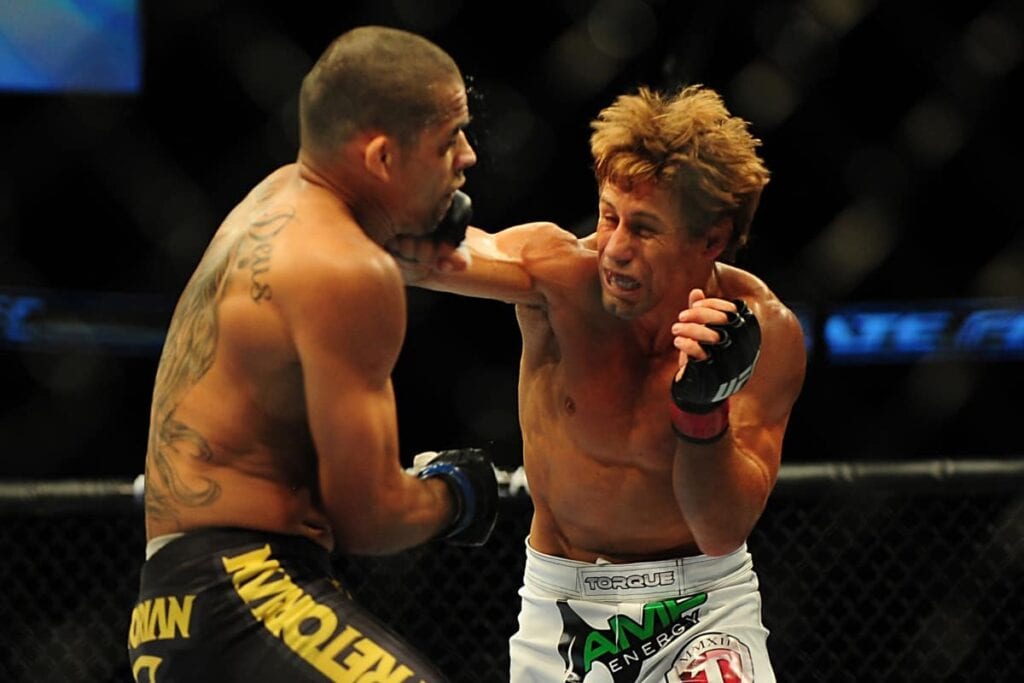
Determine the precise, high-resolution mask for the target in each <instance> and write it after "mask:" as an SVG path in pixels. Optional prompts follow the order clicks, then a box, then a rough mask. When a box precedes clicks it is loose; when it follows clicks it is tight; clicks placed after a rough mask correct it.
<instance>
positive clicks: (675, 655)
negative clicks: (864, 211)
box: [389, 86, 806, 683]
mask: <svg viewBox="0 0 1024 683" xmlns="http://www.w3.org/2000/svg"><path fill="white" fill-rule="evenodd" d="M592 128H593V133H592V137H591V149H592V153H593V159H594V165H595V173H596V179H597V186H598V192H599V204H598V211H599V219H598V223H597V230H596V233H595V234H593V235H591V236H590V237H588V238H585V239H577V238H576V237H575V236H574V235H572V234H571V233H569V232H567V231H565V230H563V229H561V228H559V227H558V226H555V225H552V224H550V223H531V224H527V225H521V226H517V227H512V228H508V229H506V230H503V231H501V232H498V233H496V234H489V233H487V232H484V231H481V230H477V229H473V228H471V229H470V231H469V234H468V235H467V238H466V241H465V242H464V247H463V248H464V249H465V251H466V252H468V255H469V256H470V257H471V258H465V257H464V256H465V255H464V254H462V253H456V254H454V255H452V256H451V257H445V260H447V261H448V264H447V266H446V267H445V269H444V272H442V271H441V269H439V268H438V267H436V266H437V263H436V262H435V261H434V260H433V259H434V258H435V257H436V250H434V248H433V245H431V244H430V243H429V242H428V241H426V240H421V239H419V240H418V239H411V238H409V239H399V240H395V241H393V242H392V243H391V244H390V245H389V248H390V249H392V250H393V251H394V252H395V253H396V254H398V255H399V256H400V258H401V260H402V262H403V263H404V264H405V265H404V273H405V276H406V279H407V282H409V283H411V284H417V285H420V286H424V287H428V288H432V289H436V290H441V291H448V292H457V293H461V294H467V295H472V296H479V297H487V298H492V299H498V300H502V301H506V302H511V303H514V304H515V305H516V314H517V317H518V320H519V326H520V330H521V332H522V338H523V351H522V358H521V365H520V379H519V411H520V421H521V425H522V431H523V447H524V451H523V460H524V467H525V470H526V477H527V481H528V486H529V490H530V493H531V495H532V498H533V503H534V515H533V521H532V526H531V529H530V534H529V537H528V539H527V544H526V570H525V577H524V582H523V586H522V589H521V590H520V596H521V598H522V608H521V612H520V615H519V630H518V632H517V633H516V634H515V635H514V636H513V637H512V639H511V643H510V654H511V680H512V681H513V683H527V682H533V681H536V682H543V683H551V682H554V681H588V682H594V681H616V682H623V681H630V682H633V681H758V682H759V683H766V682H769V681H774V680H775V679H774V674H773V672H772V667H771V663H770V660H769V656H768V650H767V645H766V642H767V635H768V633H767V630H766V629H765V627H764V626H763V624H762V620H761V600H760V594H759V592H758V584H757V578H756V575H755V573H754V570H753V565H752V560H751V556H750V554H749V553H748V551H747V548H746V539H747V537H748V535H749V534H750V532H751V529H752V528H753V526H754V525H755V523H756V522H757V520H758V518H759V517H760V515H761V513H762V511H763V509H764V506H765V502H766V500H767V498H768V495H769V493H770V492H771V490H772V488H773V486H774V483H775V479H776V476H777V473H778V469H779V463H780V459H781V452H782V442H783V435H784V433H785V430H786V425H787V422H788V419H789V415H790V411H791V409H792V407H793V405H794V402H795V401H796V399H797V396H798V394H799V392H800V389H801V386H802V384H803V378H804V371H805V363H806V358H805V350H804V342H803V336H802V332H801V328H800V325H799V323H798V321H797V318H796V317H795V316H794V314H793V313H792V312H791V311H790V310H789V309H787V307H786V306H785V305H783V304H782V302H781V301H780V300H779V299H778V298H777V297H776V296H775V295H774V294H773V293H772V292H771V291H770V290H769V288H768V286H767V285H766V284H765V283H764V282H763V281H761V280H760V279H758V278H757V277H755V276H754V275H753V274H751V273H749V272H746V271H744V270H742V269H740V268H737V267H734V266H732V265H729V264H728V263H727V262H728V261H731V260H732V258H733V256H734V254H735V253H736V250H737V249H738V248H740V247H741V246H743V245H744V243H745V242H746V241H747V237H748V234H749V231H750V223H751V220H752V218H753V215H754V212H755V209H756V207H757V205H758V202H759V199H760V196H761V191H762V189H763V188H764V186H765V185H766V183H767V182H768V176H769V174H768V171H767V169H766V168H765V166H764V164H763V162H762V160H761V159H760V158H759V156H758V155H757V153H756V148H757V147H758V145H759V144H760V143H759V141H758V140H757V139H755V138H754V137H752V135H751V134H750V132H749V131H748V126H747V123H746V122H745V121H743V120H742V119H740V118H738V117H735V116H732V115H731V114H730V113H729V112H728V111H727V109H726V107H725V106H724V104H723V102H722V100H721V97H720V96H719V95H718V94H717V93H716V92H714V91H713V90H710V89H708V88H704V87H701V86H691V87H687V88H684V89H681V90H679V91H678V92H674V93H660V92H655V91H651V90H649V89H647V88H640V89H639V90H638V91H637V92H635V93H632V94H627V95H623V96H621V97H619V98H618V99H617V100H616V101H615V102H614V103H613V104H612V105H611V106H609V107H607V108H606V109H605V110H603V111H602V112H601V113H600V115H599V116H598V117H597V118H596V120H594V121H593V123H592Z"/></svg>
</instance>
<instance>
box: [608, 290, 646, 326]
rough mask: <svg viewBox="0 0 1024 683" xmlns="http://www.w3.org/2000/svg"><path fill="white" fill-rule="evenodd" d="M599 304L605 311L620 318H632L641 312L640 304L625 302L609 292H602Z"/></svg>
mask: <svg viewBox="0 0 1024 683" xmlns="http://www.w3.org/2000/svg"><path fill="white" fill-rule="evenodd" d="M601 304H602V305H603V306H604V310H605V311H606V312H608V313H610V314H611V315H614V316H615V317H616V318H619V319H621V320H632V319H633V318H635V317H637V316H638V315H640V314H641V313H643V307H642V306H641V305H640V304H631V303H627V302H625V301H623V300H622V299H617V298H615V297H613V296H611V295H609V294H604V295H603V296H602V297H601Z"/></svg>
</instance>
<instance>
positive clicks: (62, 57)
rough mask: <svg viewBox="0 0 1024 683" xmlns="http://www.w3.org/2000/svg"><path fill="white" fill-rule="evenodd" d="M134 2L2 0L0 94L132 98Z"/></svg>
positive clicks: (136, 43) (135, 82)
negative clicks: (74, 94) (106, 95)
mask: <svg viewBox="0 0 1024 683" xmlns="http://www.w3.org/2000/svg"><path fill="white" fill-rule="evenodd" d="M140 43H141V40H140V36H139V11H138V0H3V2H0V89H2V90H14V91H26V92H53V93H64V92H92V93H124V94H133V93H137V92H138V91H139V89H140V87H141V81H142V66H141V61H142V60H141V46H140Z"/></svg>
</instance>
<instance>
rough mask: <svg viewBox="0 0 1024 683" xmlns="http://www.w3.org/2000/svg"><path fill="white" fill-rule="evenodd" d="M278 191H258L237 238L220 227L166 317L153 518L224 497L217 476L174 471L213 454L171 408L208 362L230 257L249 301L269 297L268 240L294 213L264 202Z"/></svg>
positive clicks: (150, 499) (151, 459) (149, 478)
mask: <svg viewBox="0 0 1024 683" xmlns="http://www.w3.org/2000/svg"><path fill="white" fill-rule="evenodd" d="M276 189H277V184H276V183H268V184H267V185H266V186H265V187H264V188H261V189H260V195H259V196H258V198H257V200H256V210H255V213H256V217H254V218H253V219H252V220H250V222H249V225H248V227H247V228H246V229H245V230H244V231H241V232H240V233H238V234H237V236H234V235H231V234H230V233H225V234H223V235H219V236H217V237H215V238H214V240H213V242H211V244H210V247H209V248H208V249H207V253H206V254H205V255H204V256H203V259H202V261H201V262H200V264H199V267H198V268H197V269H196V272H195V273H194V274H193V275H192V279H191V280H189V282H188V284H187V285H186V287H185V291H184V292H183V293H182V296H181V300H180V301H179V302H178V306H177V308H175V311H174V315H173V316H172V318H171V324H170V327H169V329H168V330H167V337H166V341H165V342H164V349H163V353H162V354H161V356H160V365H159V367H158V369H157V375H156V383H155V388H154V392H153V408H152V425H151V427H150V434H149V444H148V452H147V457H146V512H147V514H148V515H150V516H151V518H154V519H164V520H171V521H175V522H176V521H177V520H178V519H179V518H180V516H179V511H181V510H182V509H184V508H196V507H204V506H208V505H211V504H213V503H214V502H215V501H216V500H217V499H218V498H219V497H220V495H221V487H220V484H218V483H217V482H216V481H215V480H213V479H211V478H209V477H199V478H198V479H197V478H195V477H190V478H188V479H186V478H185V477H184V476H182V474H181V473H180V472H179V469H178V468H179V463H181V462H183V461H184V460H186V459H189V458H193V459H197V460H203V461H209V460H210V459H211V458H212V455H213V454H212V451H211V449H210V444H209V442H208V441H207V439H206V438H205V437H204V436H203V435H202V434H201V433H200V432H199V431H198V430H196V429H195V428H193V427H191V426H189V425H188V424H186V423H184V422H183V421H181V420H179V419H178V418H177V417H176V415H175V413H176V409H177V407H178V404H179V403H180V401H181V398H182V397H183V396H184V395H185V393H186V392H187V391H188V390H189V389H191V388H192V387H193V386H195V385H196V383H197V382H199V380H200V379H202V378H203V376H204V375H206V373H207V372H208V371H209V370H210V367H211V366H212V365H213V360H214V356H215V352H216V349H217V337H218V319H217V303H218V301H219V300H220V297H221V295H222V293H223V291H224V287H225V285H226V281H227V274H228V272H229V269H230V267H231V264H232V262H236V263H237V268H238V269H239V270H246V269H248V270H249V277H250V285H251V286H250V296H251V297H252V299H253V301H255V302H256V303H259V302H260V301H261V300H263V299H270V297H271V290H270V284H269V283H268V282H266V281H265V279H264V275H265V274H266V273H267V272H268V271H269V270H270V257H271V253H272V246H273V245H272V241H273V239H274V237H276V236H277V235H278V234H280V232H281V230H283V229H284V227H285V226H286V225H287V224H288V223H289V222H291V220H292V219H293V218H294V217H295V209H294V207H284V208H277V209H273V210H269V209H267V208H266V206H265V204H266V203H267V202H268V201H270V199H271V198H272V197H273V196H274V195H275V191H276Z"/></svg>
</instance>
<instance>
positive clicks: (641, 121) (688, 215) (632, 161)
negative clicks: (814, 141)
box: [590, 84, 769, 260]
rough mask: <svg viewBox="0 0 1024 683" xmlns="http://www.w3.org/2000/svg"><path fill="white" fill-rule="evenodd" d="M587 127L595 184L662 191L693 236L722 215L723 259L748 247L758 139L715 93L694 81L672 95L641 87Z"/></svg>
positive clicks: (759, 170)
mask: <svg viewBox="0 0 1024 683" xmlns="http://www.w3.org/2000/svg"><path fill="white" fill-rule="evenodd" d="M590 126H591V128H592V129H593V134H592V135H591V136H590V151H591V154H592V155H593V158H594V173H595V175H596V177H597V182H598V185H599V186H603V185H604V184H605V183H611V184H613V185H615V186H617V187H621V188H623V189H626V190H628V189H630V188H631V187H633V185H634V184H637V183H646V182H654V183H656V184H658V185H661V186H664V187H668V188H669V189H670V191H671V192H672V194H673V196H674V197H675V198H676V199H677V200H679V204H680V207H681V209H682V213H683V219H684V222H685V224H686V225H687V226H688V228H689V230H690V234H691V235H692V236H694V237H699V236H702V235H703V234H704V233H705V232H706V231H707V230H708V228H710V227H711V226H712V225H714V224H715V223H716V222H717V221H718V220H719V219H721V218H723V217H727V218H731V219H732V222H733V231H732V236H731V237H730V240H729V243H728V245H727V247H726V249H725V251H724V252H723V258H724V259H725V260H731V259H732V258H733V257H734V256H735V254H736V251H737V250H738V249H739V248H740V247H742V246H743V245H744V244H746V242H747V239H748V237H749V235H750V223H751V221H752V220H753V217H754V212H755V211H756V210H757V204H758V202H759V201H760V198H761V191H762V190H763V189H764V186H765V185H767V184H768V178H769V173H768V169H767V168H765V165H764V161H763V160H762V159H761V158H760V157H759V156H758V155H757V148H758V147H759V146H760V145H761V141H760V140H758V139H757V138H755V137H753V136H752V135H751V134H750V131H749V130H748V123H747V122H746V121H744V120H743V119H741V118H739V117H737V116H733V115H731V114H730V113H729V111H728V109H726V107H725V104H724V102H723V101H722V98H721V96H720V95H719V94H718V93H717V92H715V91H714V90H711V89H709V88H705V87H704V86H703V85H699V84H698V85H691V86H687V87H685V88H681V89H680V90H679V91H677V92H676V93H674V94H664V93H661V92H657V91H654V90H651V89H650V88H647V87H640V88H639V89H638V90H637V92H636V93H635V94H629V95H621V96H619V97H618V98H617V99H616V100H615V102H614V103H613V104H611V105H610V106H608V107H606V108H605V109H603V110H602V111H601V113H600V114H598V116H597V118H596V119H594V120H593V121H592V122H591V124H590Z"/></svg>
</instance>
